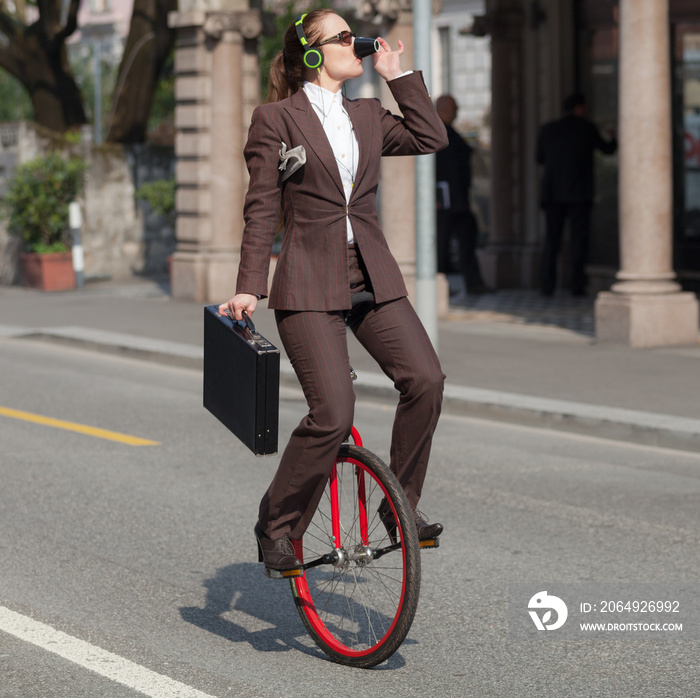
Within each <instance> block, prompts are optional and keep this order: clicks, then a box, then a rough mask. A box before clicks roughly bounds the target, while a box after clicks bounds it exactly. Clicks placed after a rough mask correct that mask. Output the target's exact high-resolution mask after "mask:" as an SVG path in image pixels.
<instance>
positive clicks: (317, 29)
mask: <svg viewBox="0 0 700 698" xmlns="http://www.w3.org/2000/svg"><path fill="white" fill-rule="evenodd" d="M353 41H354V39H353V35H352V34H351V33H350V30H349V27H348V25H347V23H346V22H345V20H344V19H343V18H342V17H340V16H338V15H337V14H335V13H333V12H332V11H331V10H327V9H324V10H316V11H314V12H310V13H309V14H308V15H304V16H300V18H299V19H298V20H297V22H296V23H295V24H294V25H292V26H291V27H289V29H288V30H287V32H286V34H285V42H284V49H283V51H282V52H281V53H280V54H279V55H278V56H277V57H276V59H275V60H274V62H273V64H272V66H271V69H270V94H269V96H268V101H267V103H266V104H265V105H263V106H260V107H258V108H257V109H256V110H255V112H254V113H253V118H252V122H251V126H250V131H249V135H248V142H247V144H246V147H245V151H244V154H245V158H246V163H247V166H248V171H249V173H250V184H249V188H248V192H247V195H246V199H245V209H244V218H245V230H244V233H243V243H242V246H241V262H240V267H239V272H238V280H237V284H236V295H235V296H234V297H233V298H232V299H231V300H229V301H228V302H227V303H223V304H222V305H221V306H220V307H219V312H221V313H225V312H226V311H228V312H230V313H231V315H232V316H235V318H236V319H237V320H240V319H241V318H242V312H243V311H246V312H247V313H248V315H252V314H253V312H254V311H255V308H256V305H257V302H258V300H259V299H260V298H264V297H266V296H267V276H268V269H269V260H270V251H271V247H272V242H273V238H274V236H275V233H276V231H277V229H278V225H277V224H278V217H279V212H280V207H281V209H282V213H283V221H284V239H283V242H282V251H281V253H280V256H279V259H278V262H277V268H276V271H275V276H274V279H273V282H272V287H271V290H270V295H269V307H270V308H274V309H275V319H276V321H277V326H278V329H279V334H280V338H281V340H282V344H283V346H284V348H285V350H286V352H287V355H288V357H289V359H290V361H291V363H292V366H293V367H294V369H295V371H296V374H297V376H298V378H299V381H300V383H301V386H302V389H303V391H304V394H305V396H306V399H307V402H308V405H309V414H308V415H307V416H306V417H305V418H304V419H303V420H302V422H301V423H300V424H299V426H298V427H297V428H296V429H295V430H294V432H293V433H292V436H291V438H290V440H289V443H288V445H287V447H286V449H285V451H284V453H283V455H282V458H281V461H280V464H279V468H278V470H277V473H276V475H275V477H274V479H273V481H272V484H271V485H270V487H269V489H268V491H267V493H266V494H265V496H264V497H263V500H262V502H261V504H260V511H259V520H258V523H257V525H256V526H255V536H256V538H257V541H258V551H259V559H260V561H261V562H264V563H265V566H266V568H269V569H274V570H289V569H295V568H297V567H299V566H300V564H301V563H300V562H299V560H297V558H296V556H295V554H294V549H293V546H292V544H291V540H297V539H299V538H301V536H302V535H303V533H304V531H305V530H306V527H307V526H308V524H309V521H310V520H311V517H312V516H313V513H314V511H315V509H316V506H317V504H318V501H319V499H320V497H321V495H322V493H323V488H324V486H325V483H326V481H327V479H328V475H329V473H330V471H331V468H332V466H333V463H334V461H335V457H336V455H337V453H338V450H339V447H340V445H341V443H342V442H343V441H345V440H346V439H347V438H348V436H349V434H350V430H351V427H352V420H353V409H354V402H355V395H354V391H353V388H352V382H351V378H350V369H349V357H348V350H347V338H346V329H345V321H344V318H345V315H346V312H347V311H348V310H350V308H351V306H352V301H351V296H352V295H353V294H355V293H357V292H359V291H368V292H371V293H373V295H374V300H373V301H372V302H371V303H366V304H365V306H364V309H363V313H362V314H361V315H357V316H356V317H355V318H354V320H352V321H351V323H350V326H351V329H352V331H353V332H354V333H355V335H356V337H357V338H358V340H359V341H360V342H361V343H362V344H363V346H364V347H365V348H366V349H367V350H368V351H369V353H370V354H371V355H372V356H373V357H374V358H375V359H376V360H377V362H378V363H379V365H380V366H381V368H382V369H383V370H384V372H385V373H386V374H387V375H388V376H389V377H390V378H392V379H393V381H394V384H395V386H396V388H397V389H398V390H399V391H400V400H399V405H398V408H397V412H396V418H395V421H394V428H393V433H392V446H391V463H390V465H391V469H392V470H393V472H394V473H395V474H396V476H397V478H398V480H399V482H400V483H401V485H402V487H403V488H404V491H405V492H406V496H407V498H408V502H409V504H410V505H411V507H412V508H413V509H414V519H415V521H416V527H417V530H418V534H419V538H420V539H422V540H427V539H431V538H435V537H436V536H438V535H440V533H441V532H442V530H443V527H442V525H441V524H438V523H433V524H429V523H428V522H427V521H426V520H425V519H424V518H423V517H422V515H421V514H420V513H418V512H417V511H415V507H416V504H417V503H418V499H419V497H420V494H421V487H422V484H423V480H424V478H425V471H426V468H427V464H428V457H429V452H430V444H431V440H432V435H433V432H434V430H435V427H436V425H437V420H438V417H439V414H440V408H441V404H442V390H443V383H444V378H445V377H444V375H443V373H442V370H441V368H440V364H439V361H438V359H437V356H436V355H435V352H434V350H433V348H432V345H431V343H430V340H429V339H428V337H427V334H426V333H425V330H424V328H423V326H422V325H421V323H420V321H419V320H418V318H417V316H416V314H415V312H414V310H413V308H412V307H411V305H410V303H409V302H408V300H407V298H406V295H407V293H406V287H405V285H404V282H403V278H402V275H401V272H400V270H399V267H398V264H397V263H396V261H395V260H394V258H393V257H392V255H391V253H390V252H389V249H388V246H387V243H386V240H385V239H384V235H383V234H382V231H381V228H380V225H379V217H378V214H377V208H376V192H377V186H378V183H379V160H380V156H381V155H416V154H420V153H431V152H434V151H436V150H440V149H441V148H444V147H445V146H446V145H447V135H446V132H445V128H444V126H443V124H442V122H441V121H440V119H439V118H438V116H437V114H436V112H435V109H434V107H433V105H432V103H431V101H430V97H429V95H428V93H427V91H426V89H425V85H424V83H423V80H422V77H421V75H420V73H417V72H411V73H403V72H402V70H401V68H400V65H399V57H400V56H401V54H402V53H403V45H402V44H401V42H399V48H398V50H397V51H391V50H390V47H389V45H388V44H387V42H386V41H384V40H383V39H379V43H380V50H379V51H378V52H376V53H375V54H373V57H372V58H373V62H374V68H375V70H376V71H377V73H378V74H379V75H380V76H381V77H382V78H384V79H385V80H387V82H388V85H389V88H390V89H391V91H392V93H393V94H394V96H395V98H396V100H397V102H398V104H399V105H400V107H401V110H402V112H403V114H404V118H403V119H400V118H398V117H395V116H393V115H392V114H391V113H390V112H388V111H386V110H385V109H383V108H382V107H381V105H380V104H379V101H378V100H373V99H360V100H347V99H345V98H344V97H343V96H342V94H341V88H342V85H343V83H344V82H345V80H347V79H350V78H354V77H359V76H360V75H362V70H363V68H362V60H361V59H359V58H357V57H356V56H355V54H354V51H353ZM309 66H310V67H309ZM299 146H302V147H303V150H304V152H305V156H306V161H305V164H303V165H302V166H300V167H298V168H297V169H295V170H294V171H292V168H290V173H289V174H288V173H286V167H287V165H288V164H289V163H288V161H287V160H285V159H283V158H282V155H283V154H284V153H285V152H286V153H289V151H293V150H294V149H297V150H296V152H298V151H299V150H300V148H299ZM281 159H282V160H283V161H282V162H280V160H281ZM302 159H303V158H302ZM297 164H298V163H297ZM406 232H407V234H409V233H410V232H411V231H406ZM383 520H384V523H385V525H386V526H387V529H389V530H391V529H392V528H393V526H394V523H393V522H392V521H390V520H388V517H386V516H385V517H384V519H383Z"/></svg>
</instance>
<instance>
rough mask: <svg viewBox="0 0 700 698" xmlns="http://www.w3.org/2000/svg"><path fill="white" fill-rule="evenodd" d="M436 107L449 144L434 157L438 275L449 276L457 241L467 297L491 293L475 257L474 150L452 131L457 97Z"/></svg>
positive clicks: (439, 101)
mask: <svg viewBox="0 0 700 698" xmlns="http://www.w3.org/2000/svg"><path fill="white" fill-rule="evenodd" d="M435 107H436V109H437V113H438V116H439V117H440V119H442V122H443V123H444V124H445V128H446V129H447V138H448V141H449V143H448V146H447V148H445V149H444V150H441V151H440V152H439V153H438V154H437V155H436V156H435V182H436V185H437V189H436V204H437V265H438V271H439V272H440V273H442V274H448V273H449V272H450V241H451V240H452V239H453V238H456V239H457V242H458V244H459V271H460V273H461V274H462V277H463V278H464V285H465V288H466V292H467V295H471V294H476V293H486V292H488V291H489V290H490V289H488V288H487V287H486V285H485V284H484V280H483V278H482V276H481V270H480V268H479V260H478V259H477V256H476V245H477V242H478V237H479V228H478V225H477V222H476V217H475V216H474V213H473V212H472V209H471V202H470V198H469V190H470V188H471V184H472V166H471V157H472V148H471V146H470V145H469V144H468V143H467V142H466V141H465V140H464V139H463V138H462V136H460V135H459V133H457V131H455V129H454V128H453V127H452V123H453V122H454V120H455V118H456V117H457V102H456V101H455V99H454V97H452V95H448V94H445V95H442V96H440V97H438V98H437V101H436V103H435ZM457 293H458V292H457V291H455V294H457ZM451 295H452V294H451Z"/></svg>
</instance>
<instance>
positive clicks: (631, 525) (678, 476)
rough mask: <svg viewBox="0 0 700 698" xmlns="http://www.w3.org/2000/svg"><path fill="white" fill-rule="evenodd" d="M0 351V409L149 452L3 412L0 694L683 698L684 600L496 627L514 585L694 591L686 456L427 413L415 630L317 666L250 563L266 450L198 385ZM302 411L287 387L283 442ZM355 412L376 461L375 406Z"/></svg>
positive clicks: (694, 482)
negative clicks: (674, 608)
mask: <svg viewBox="0 0 700 698" xmlns="http://www.w3.org/2000/svg"><path fill="white" fill-rule="evenodd" d="M0 362H1V365H2V378H0V408H6V409H9V410H21V411H25V412H29V413H33V414H38V415H43V416H47V417H52V418H57V419H61V420H65V421H68V422H71V423H76V424H81V425H90V426H92V427H99V428H102V429H106V430H111V431H113V432H118V433H120V434H126V435H130V436H135V437H140V438H142V439H147V440H152V441H155V442H158V444H157V445H142V446H133V445H129V444H126V443H122V442H120V441H114V440H109V439H106V438H103V436H104V435H102V436H99V435H88V434H82V433H76V432H74V431H70V430H67V429H65V428H57V427H51V426H47V425H45V424H41V423H35V422H30V421H26V419H24V418H16V417H17V416H20V417H21V415H15V417H13V416H8V414H7V413H6V414H5V415H1V414H0V444H1V449H0V696H2V697H3V698H5V697H10V696H11V697H12V698H30V697H31V698H36V697H43V696H48V697H54V696H66V697H68V696H70V697H71V698H74V697H76V696H79V697H80V696H99V697H101V698H102V697H115V698H116V697H119V698H121V697H126V696H136V695H142V694H143V693H145V694H146V695H152V696H159V697H160V696H193V697H195V698H201V697H203V696H217V697H220V698H221V697H224V696H251V697H253V696H261V697H266V698H267V697H273V696H291V695H308V696H319V697H320V696H324V697H325V696H328V695H334V696H348V697H353V698H354V697H358V698H359V697H363V696H368V697H369V696H372V697H373V698H377V697H380V698H383V697H384V696H409V695H410V696H412V695H420V696H436V697H437V696H439V697H441V698H442V697H445V696H450V697H452V696H480V697H481V696H499V697H500V696H535V695H537V696H557V697H560V696H567V697H574V696H616V697H617V696H654V697H659V696H691V695H696V694H697V685H698V679H700V670H699V669H698V660H697V657H698V650H700V630H699V629H698V625H697V622H696V617H695V616H692V614H690V613H689V612H688V611H687V605H682V606H681V611H682V612H681V613H680V614H679V615H678V617H677V619H678V620H681V621H683V622H684V631H683V632H676V633H661V632H656V633H652V632H646V633H644V632H633V633H628V632H620V633H607V634H605V633H603V634H598V635H595V636H586V635H585V634H583V633H578V635H576V634H570V635H568V636H567V635H563V634H560V635H557V633H559V632H560V631H559V630H556V631H554V632H552V633H549V632H546V631H543V632H539V631H537V630H536V628H535V629H534V630H533V629H532V628H531V629H530V630H531V632H530V633H529V635H526V636H525V637H520V636H518V635H517V633H515V632H513V630H512V628H513V627H514V626H513V622H514V618H516V617H517V618H518V619H520V618H525V619H526V622H527V623H529V619H528V616H527V615H526V612H527V608H526V603H525V602H523V603H522V604H521V602H520V601H519V597H518V596H517V594H518V593H520V587H521V586H523V587H528V588H531V589H535V590H538V591H539V590H542V591H544V590H547V591H548V592H549V593H550V594H555V593H557V591H558V589H562V590H564V591H566V592H571V589H572V588H574V587H575V589H576V590H577V593H578V590H579V589H580V588H584V587H585V589H590V590H592V591H591V593H597V591H598V588H600V589H606V590H608V591H610V590H612V593H615V591H616V590H617V589H619V590H620V592H621V593H622V592H625V591H626V590H628V589H629V585H630V584H635V585H637V587H636V589H638V590H641V591H639V593H641V594H643V593H644V590H645V589H647V588H648V589H651V588H652V587H651V585H655V588H656V589H658V588H659V587H661V588H662V589H663V590H664V593H666V594H667V595H668V598H669V599H672V598H673V596H674V594H680V593H681V592H683V593H687V592H688V590H690V591H691V592H692V591H694V590H696V587H693V584H695V583H696V580H697V579H698V577H699V572H700V560H699V556H698V539H699V538H700V533H698V531H699V530H700V529H699V527H698V519H699V518H700V513H699V512H700V506H699V504H700V456H698V455H694V454H691V453H685V452H675V451H670V450H662V449H654V448H647V447H640V446H634V445H630V444H618V443H615V442H611V441H602V440H596V439H594V438H588V437H582V436H573V435H567V434H562V433H558V432H549V431H545V430H538V429H529V428H524V427H514V426H511V425H505V424H496V423H489V422H486V421H480V420H476V419H468V418H461V417H455V416H445V417H444V418H443V420H442V421H441V424H440V427H439V431H438V433H437V435H436V442H435V447H434V457H433V462H432V465H431V471H430V474H429V478H428V481H427V482H426V489H425V492H424V496H423V499H422V501H421V508H422V509H423V510H424V511H425V512H426V513H427V514H428V515H429V516H430V517H431V518H432V519H439V520H441V521H443V523H444V524H445V527H446V531H445V533H444V534H443V537H442V545H441V547H440V549H439V550H436V551H430V552H428V551H426V552H424V553H423V554H422V563H423V569H422V590H421V601H420V605H419V608H418V613H417V616H416V620H415V622H414V624H413V627H412V629H411V631H410V633H409V636H408V638H407V640H406V642H405V643H404V645H403V646H402V648H401V649H400V651H399V652H398V653H397V654H395V655H394V656H393V657H392V658H391V659H390V660H389V661H388V662H386V663H385V664H383V665H381V666H380V667H377V668H376V669H374V670H370V671H363V670H353V669H349V668H346V667H341V666H338V665H336V664H333V663H332V662H330V661H327V660H326V659H325V658H324V655H322V654H321V653H320V651H318V650H317V649H316V648H315V646H314V645H313V643H312V642H311V640H310V639H309V638H308V636H307V635H306V633H305V631H304V628H303V626H302V624H301V621H300V620H299V618H298V616H297V615H296V611H295V609H294V604H293V600H292V597H291V593H290V591H289V587H288V586H287V584H286V582H279V581H273V580H269V579H267V578H265V577H264V576H263V573H262V568H261V566H260V565H259V564H258V563H257V562H255V560H256V557H255V547H254V541H253V536H252V526H253V523H254V521H255V517H256V513H257V504H258V500H259V498H260V496H261V495H262V493H263V491H264V490H265V488H266V486H267V484H268V481H269V479H270V478H271V477H272V474H273V473H274V469H275V465H276V462H277V457H276V456H272V457H266V458H255V457H254V456H252V455H251V454H250V453H249V452H248V451H247V450H246V449H245V447H243V446H242V445H240V444H238V443H237V442H236V441H235V440H234V439H233V437H231V436H230V435H229V434H228V432H227V431H226V430H225V429H224V428H223V427H222V426H221V425H219V424H218V422H216V420H215V419H214V418H213V417H211V416H210V415H209V414H208V413H207V412H206V411H205V410H204V409H203V408H202V407H201V376H200V375H199V374H198V373H197V372H194V371H186V370H179V369H171V368H161V367H157V366H154V365H152V364H146V363H139V362H137V361H131V360H127V359H118V358H113V357H108V356H104V355H98V354H92V353H89V352H82V351H79V350H73V349H66V348H58V347H54V346H49V345H45V344H41V343H32V342H29V341H25V342H22V341H17V340H8V341H4V342H1V343H0ZM304 407H305V405H304V402H303V400H302V399H301V398H300V395H299V394H298V393H297V392H295V391H284V392H283V395H282V400H281V413H280V420H281V434H282V435H284V434H286V433H287V432H289V431H290V430H291V429H292V427H293V426H294V425H295V424H296V422H297V421H298V420H299V418H300V417H301V415H302V414H303V411H304ZM356 412H357V414H356V424H357V426H358V428H359V429H360V431H361V433H362V435H363V438H364V440H365V445H367V446H369V447H371V448H372V449H373V450H376V451H377V452H378V453H379V455H381V456H382V457H384V458H386V457H387V453H388V438H389V433H390V430H391V420H392V417H393V410H392V408H391V407H389V406H386V405H381V404H373V403H368V402H362V403H358V405H357V410H356ZM603 584H606V585H608V586H606V587H603V586H602V585H603ZM514 590H515V591H514ZM528 593H529V592H528ZM514 594H515V596H514ZM528 598H529V596H528ZM514 599H515V600H514ZM578 600H580V599H578ZM578 600H577V602H578ZM683 604H685V597H684V601H683ZM569 610H570V612H572V615H573V611H574V610H575V609H573V608H572V607H571V606H570V607H569ZM40 624H41V625H40ZM569 625H570V627H572V626H571V623H570V624H569ZM25 626H26V627H28V629H26V633H27V634H26V635H25V636H24V638H25V639H19V637H18V632H19V631H18V630H17V628H18V627H25ZM533 627H534V626H533ZM55 631H60V632H62V633H64V634H65V635H62V636H60V638H59V639H57V638H56V636H54V635H52V633H54V632H55ZM61 643H64V644H65V643H73V645H72V646H73V650H72V651H73V655H72V658H71V659H66V658H63V657H62V656H58V655H57V654H56V653H55V652H54V651H51V650H52V649H54V650H55V648H56V647H57V646H58V645H59V644H61ZM101 651H106V652H108V653H110V654H108V655H103V654H101ZM86 666H91V667H93V668H94V669H95V670H94V671H93V670H91V669H88V668H86ZM110 677H112V678H110ZM137 680H139V681H142V683H141V684H137V683H135V682H136V681H137ZM120 681H122V682H124V681H126V682H127V684H128V685H140V686H142V687H143V686H147V685H148V686H152V688H148V689H142V691H141V692H139V691H138V690H135V689H133V688H129V687H128V686H127V685H125V684H124V683H120ZM129 681H132V683H131V684H129V683H128V682H129ZM149 682H150V683H149Z"/></svg>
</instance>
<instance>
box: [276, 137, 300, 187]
mask: <svg viewBox="0 0 700 698" xmlns="http://www.w3.org/2000/svg"><path fill="white" fill-rule="evenodd" d="M279 153H280V164H279V170H280V172H283V173H284V174H283V175H282V181H283V182H284V180H285V179H288V178H289V177H291V176H292V175H293V174H294V173H295V172H296V171H297V170H298V169H299V168H300V167H301V166H302V165H304V164H305V163H306V150H304V146H303V145H298V146H296V148H292V149H291V150H287V144H286V143H285V142H284V141H282V149H281V150H280V151H279Z"/></svg>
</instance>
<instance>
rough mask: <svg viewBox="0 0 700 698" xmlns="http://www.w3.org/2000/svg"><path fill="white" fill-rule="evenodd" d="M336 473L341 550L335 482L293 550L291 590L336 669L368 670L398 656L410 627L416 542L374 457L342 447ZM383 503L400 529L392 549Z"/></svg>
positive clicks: (391, 481)
mask: <svg viewBox="0 0 700 698" xmlns="http://www.w3.org/2000/svg"><path fill="white" fill-rule="evenodd" d="M334 473H335V477H336V483H337V487H338V489H337V492H338V496H337V499H336V501H337V502H338V504H337V506H336V507H335V508H336V510H337V511H338V512H339V519H338V520H337V521H338V524H339V531H340V538H341V544H340V547H339V548H338V547H336V545H335V543H334V531H333V508H334V504H333V495H332V489H333V485H332V481H333V476H332V477H331V479H329V482H328V485H327V486H326V490H325V492H324V495H323V497H322V499H321V502H320V504H319V506H318V508H317V510H316V512H315V514H314V516H313V518H312V520H311V523H310V524H309V527H308V528H307V530H306V533H305V534H304V536H303V538H302V540H301V541H298V542H296V544H295V547H296V552H297V556H298V557H299V559H300V560H302V562H304V563H305V570H304V574H303V575H302V576H301V577H295V578H293V579H290V584H291V588H292V593H293V595H294V601H295V604H296V608H297V611H298V612H299V615H300V616H301V619H302V621H303V623H304V625H305V626H306V629H307V630H308V632H309V634H310V635H311V637H312V638H313V640H314V641H315V642H316V644H317V645H318V646H319V647H320V648H321V649H322V650H323V651H324V652H325V653H326V654H327V655H328V656H329V657H330V658H331V659H333V660H334V661H336V662H338V663H340V664H345V665H348V666H353V667H360V668H369V667H372V666H375V665H377V664H380V663H381V662H383V661H385V660H387V659H388V658H389V657H390V656H391V655H392V654H393V653H394V652H395V651H396V650H397V649H398V648H399V646H400V645H401V643H402V642H403V641H404V639H405V638H406V635H407V634H408V631H409V629H410V627H411V624H412V622H413V618H414V616H415V612H416V608H417V606H418V597H419V594H420V548H419V545H418V536H417V534H416V528H415V523H414V521H413V516H412V513H411V510H410V507H409V505H408V502H407V501H406V497H405V495H404V492H403V490H402V488H401V486H400V485H399V483H398V482H397V480H396V478H395V477H394V475H393V473H392V472H391V471H390V470H389V468H388V467H387V466H386V465H385V464H384V463H383V462H382V461H381V460H380V459H379V458H378V457H377V456H376V455H374V454H373V453H371V452H370V451H368V450H367V449H365V448H361V447H359V446H355V445H351V444H343V446H342V447H341V449H340V452H339V454H338V457H337V459H336V463H335V468H334ZM358 473H360V474H361V475H362V477H361V478H360V477H358ZM360 482H362V483H364V485H360ZM362 486H364V493H363V494H362V493H361V488H362ZM384 498H386V501H387V502H388V504H389V506H390V508H391V511H392V513H393V514H394V518H395V520H396V522H397V531H396V533H395V536H396V539H395V541H392V539H391V538H390V537H389V534H388V533H387V530H386V527H385V526H384V525H383V523H382V521H381V519H380V517H379V513H378V512H377V509H378V506H379V504H380V502H381V500H383V499H384ZM361 502H364V504H363V505H362V506H361ZM362 510H364V511H365V513H366V515H365V517H363V516H362V513H361V511H362ZM324 560H325V561H324Z"/></svg>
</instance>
